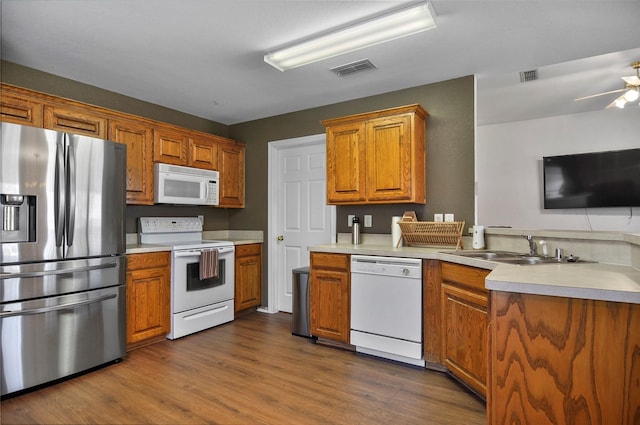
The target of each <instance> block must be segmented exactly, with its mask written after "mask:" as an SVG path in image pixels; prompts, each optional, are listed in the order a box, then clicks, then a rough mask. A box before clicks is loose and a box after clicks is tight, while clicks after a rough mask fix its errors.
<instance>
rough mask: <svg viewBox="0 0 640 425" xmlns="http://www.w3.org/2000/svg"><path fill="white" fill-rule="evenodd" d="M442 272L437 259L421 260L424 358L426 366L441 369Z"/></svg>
mask: <svg viewBox="0 0 640 425" xmlns="http://www.w3.org/2000/svg"><path fill="white" fill-rule="evenodd" d="M441 287H442V272H441V269H440V261H439V260H422V295H423V298H424V302H423V308H422V311H423V314H424V322H423V328H424V360H425V362H426V367H428V368H430V369H437V370H443V369H444V368H443V367H442V359H441V358H440V356H441V355H442V343H441V341H442V314H441V310H442V309H441V308H440V303H441V301H442V300H441V295H440V292H441Z"/></svg>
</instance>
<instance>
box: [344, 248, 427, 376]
mask: <svg viewBox="0 0 640 425" xmlns="http://www.w3.org/2000/svg"><path fill="white" fill-rule="evenodd" d="M350 336H351V344H352V345H355V346H356V351H357V352H361V353H364V354H370V355H373V356H378V357H383V358H387V359H391V360H395V361H399V362H404V363H408V364H412V365H416V366H424V365H425V362H424V356H423V348H422V260H419V259H413V258H399V257H379V256H368V255H352V256H351V335H350Z"/></svg>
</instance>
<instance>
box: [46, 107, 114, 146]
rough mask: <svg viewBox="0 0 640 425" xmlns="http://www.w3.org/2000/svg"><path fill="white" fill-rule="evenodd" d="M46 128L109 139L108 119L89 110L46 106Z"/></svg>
mask: <svg viewBox="0 0 640 425" xmlns="http://www.w3.org/2000/svg"><path fill="white" fill-rule="evenodd" d="M44 128H50V129H52V130H57V131H65V132H69V133H75V134H83V135H85V136H92V137H97V138H99V139H106V138H107V117H106V116H105V115H103V114H100V113H97V112H96V113H94V112H92V111H91V110H90V109H89V108H73V107H67V106H60V105H44Z"/></svg>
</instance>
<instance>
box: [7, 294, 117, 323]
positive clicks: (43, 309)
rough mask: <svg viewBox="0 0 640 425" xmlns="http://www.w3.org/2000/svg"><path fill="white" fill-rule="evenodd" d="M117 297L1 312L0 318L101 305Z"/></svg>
mask: <svg viewBox="0 0 640 425" xmlns="http://www.w3.org/2000/svg"><path fill="white" fill-rule="evenodd" d="M117 296H118V294H108V295H103V296H101V297H98V298H91V299H88V300H83V301H75V302H72V303H66V304H58V305H53V306H50V307H40V308H32V309H30V310H12V311H3V312H2V313H0V318H5V317H11V316H26V315H28V314H42V313H48V312H51V311H57V310H66V309H70V308H75V307H79V306H82V305H87V304H96V303H101V302H103V301H106V300H110V299H111V298H115V297H117Z"/></svg>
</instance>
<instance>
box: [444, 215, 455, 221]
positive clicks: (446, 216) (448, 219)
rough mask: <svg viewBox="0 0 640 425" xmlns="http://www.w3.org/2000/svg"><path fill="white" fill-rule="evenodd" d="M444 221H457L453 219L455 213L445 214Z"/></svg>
mask: <svg viewBox="0 0 640 425" xmlns="http://www.w3.org/2000/svg"><path fill="white" fill-rule="evenodd" d="M444 221H455V220H454V219H453V214H445V215H444Z"/></svg>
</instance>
